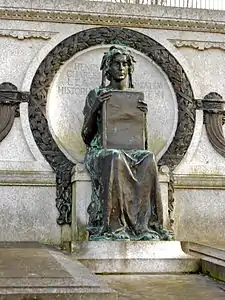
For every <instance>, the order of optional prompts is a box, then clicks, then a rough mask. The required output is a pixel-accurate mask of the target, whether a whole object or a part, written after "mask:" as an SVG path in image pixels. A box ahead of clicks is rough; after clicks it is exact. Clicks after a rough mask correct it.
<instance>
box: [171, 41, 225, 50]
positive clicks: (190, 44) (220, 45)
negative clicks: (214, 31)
mask: <svg viewBox="0 0 225 300" xmlns="http://www.w3.org/2000/svg"><path fill="white" fill-rule="evenodd" d="M170 41H171V42H172V43H173V45H174V46H175V47H176V48H183V47H186V48H193V49H196V50H199V51H204V50H208V49H221V50H225V43H224V42H214V41H194V40H170Z"/></svg>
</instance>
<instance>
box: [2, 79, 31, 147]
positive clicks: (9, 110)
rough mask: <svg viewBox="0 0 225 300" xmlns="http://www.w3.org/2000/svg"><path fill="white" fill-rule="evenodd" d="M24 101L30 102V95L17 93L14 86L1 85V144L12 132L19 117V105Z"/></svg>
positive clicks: (8, 83)
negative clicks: (15, 120) (16, 118)
mask: <svg viewBox="0 0 225 300" xmlns="http://www.w3.org/2000/svg"><path fill="white" fill-rule="evenodd" d="M24 101H28V95H27V94H26V93H21V92H19V91H17V87H16V86H15V85H14V84H12V83H10V82H3V83H1V84H0V142H1V141H2V140H3V139H4V138H5V137H6V136H7V135H8V133H9V132H10V130H11V128H12V125H13V122H14V118H15V117H19V103H20V102H24Z"/></svg>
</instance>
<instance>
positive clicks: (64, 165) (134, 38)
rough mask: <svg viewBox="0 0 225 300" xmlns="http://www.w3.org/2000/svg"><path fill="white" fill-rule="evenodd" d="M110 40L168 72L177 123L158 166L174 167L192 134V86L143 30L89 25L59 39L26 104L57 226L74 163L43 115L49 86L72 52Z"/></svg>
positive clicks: (64, 219) (66, 212)
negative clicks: (50, 172)
mask: <svg viewBox="0 0 225 300" xmlns="http://www.w3.org/2000/svg"><path fill="white" fill-rule="evenodd" d="M112 42H113V43H120V44H124V45H127V46H129V47H131V48H134V49H136V50H138V51H140V52H142V53H144V54H145V55H146V56H148V57H150V58H151V59H152V60H153V61H155V62H156V63H157V65H158V66H160V67H161V68H162V70H163V71H164V72H165V73H166V74H167V76H168V78H169V80H170V81H171V83H172V86H173V88H174V91H175V94H176V97H177V102H178V110H179V111H178V126H177V129H176V133H175V136H174V139H173V141H172V142H171V144H170V146H169V148H168V150H167V151H166V153H165V154H164V155H163V157H162V158H161V160H160V161H159V165H168V166H169V167H170V169H171V170H173V169H174V167H175V166H176V165H177V164H178V163H179V162H180V161H181V159H182V158H183V156H184V155H185V153H186V151H187V148H188V146H189V144H190V141H191V138H192V135H193V131H194V124H195V105H194V102H193V92H192V89H191V85H190V83H189V80H188V78H187V76H186V74H185V72H184V70H183V68H182V66H181V65H180V64H179V62H178V61H177V60H176V59H175V58H174V57H173V55H172V54H170V53H169V52H168V51H167V50H166V49H165V47H163V46H162V45H160V44H159V43H158V42H156V41H155V40H153V39H151V38H150V37H148V36H146V35H144V34H142V33H139V32H137V31H133V30H131V29H126V28H119V27H98V28H91V29H87V30H84V31H81V32H79V33H76V34H74V35H72V36H70V37H69V38H67V39H65V40H64V41H62V42H61V43H60V44H58V45H57V46H56V47H55V48H54V49H53V50H52V51H51V52H50V53H49V54H48V55H47V56H46V58H45V59H44V60H43V61H42V63H41V65H40V66H39V68H38V70H37V72H36V74H35V76H34V79H33V82H32V85H31V100H30V103H29V119H30V126H31V130H32V132H33V136H34V139H35V141H36V143H37V145H38V147H39V149H40V151H41V152H42V154H43V155H44V157H45V158H46V160H47V161H48V162H49V164H50V165H51V166H52V168H53V169H54V171H55V172H56V184H57V194H56V206H57V208H58V210H59V218H58V220H57V222H58V224H60V225H62V224H70V223H71V196H72V188H71V182H70V178H71V170H72V167H73V163H72V162H71V161H69V160H68V159H67V158H66V156H65V155H64V154H63V153H62V151H61V150H60V149H59V148H58V146H57V145H56V143H55V141H54V139H53V138H52V135H51V133H50V131H49V129H48V123H47V120H46V114H45V113H46V100H47V93H48V88H49V86H50V84H51V82H52V80H53V78H54V76H55V74H56V73H57V72H58V70H59V68H60V66H61V65H62V64H63V63H65V62H66V61H67V60H68V59H70V58H71V57H72V56H73V55H74V54H75V53H77V52H79V51H81V50H84V49H87V48H88V47H91V46H96V45H101V44H111V43H112ZM150 76H151V75H150ZM156 101H157V99H156Z"/></svg>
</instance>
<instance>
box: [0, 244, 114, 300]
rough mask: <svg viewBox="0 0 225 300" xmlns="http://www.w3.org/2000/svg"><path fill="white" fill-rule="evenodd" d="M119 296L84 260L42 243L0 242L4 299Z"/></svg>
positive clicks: (0, 292) (65, 299)
mask: <svg viewBox="0 0 225 300" xmlns="http://www.w3.org/2000/svg"><path fill="white" fill-rule="evenodd" d="M28 299H29V300H34V299H36V300H53V299H57V300H70V299H71V300H72V299H73V300H81V299H82V300H97V299H98V300H99V299H102V300H105V299H111V300H115V299H117V292H116V291H114V290H112V289H110V288H109V287H108V285H107V284H106V283H105V282H103V281H101V280H100V279H99V278H98V277H97V276H96V275H94V274H91V272H90V271H89V270H88V269H87V268H86V267H85V266H83V265H82V264H81V263H80V262H77V261H72V260H71V259H70V257H69V256H67V255H66V254H63V253H62V252H61V251H59V250H57V249H55V248H52V247H48V246H44V245H41V244H39V243H0V300H28Z"/></svg>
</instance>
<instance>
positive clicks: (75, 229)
mask: <svg viewBox="0 0 225 300" xmlns="http://www.w3.org/2000/svg"><path fill="white" fill-rule="evenodd" d="M159 181H160V188H161V194H162V202H163V226H164V228H168V225H169V216H168V184H169V169H168V168H167V167H166V166H163V167H161V168H160V174H159ZM72 186H73V199H72V216H73V219H72V241H85V240H88V232H87V230H86V227H87V224H88V213H87V208H88V205H89V203H90V201H91V192H92V188H91V180H90V176H89V175H88V173H87V171H86V170H85V166H84V164H77V165H76V166H75V168H74V169H73V174H72Z"/></svg>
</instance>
